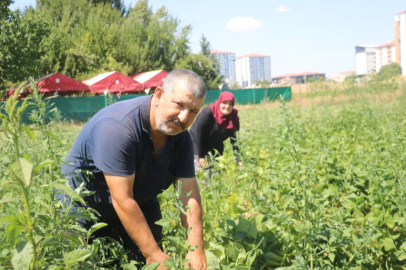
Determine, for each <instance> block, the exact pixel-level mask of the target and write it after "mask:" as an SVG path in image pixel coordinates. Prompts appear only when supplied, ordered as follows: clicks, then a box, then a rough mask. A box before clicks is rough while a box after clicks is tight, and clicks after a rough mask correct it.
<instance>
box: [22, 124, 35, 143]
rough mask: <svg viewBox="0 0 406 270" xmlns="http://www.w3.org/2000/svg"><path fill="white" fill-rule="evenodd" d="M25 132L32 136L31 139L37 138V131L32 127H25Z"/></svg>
mask: <svg viewBox="0 0 406 270" xmlns="http://www.w3.org/2000/svg"><path fill="white" fill-rule="evenodd" d="M23 129H24V132H25V133H26V134H27V135H28V137H30V139H31V140H34V139H35V133H34V131H33V130H32V129H30V128H29V127H24V128H23Z"/></svg>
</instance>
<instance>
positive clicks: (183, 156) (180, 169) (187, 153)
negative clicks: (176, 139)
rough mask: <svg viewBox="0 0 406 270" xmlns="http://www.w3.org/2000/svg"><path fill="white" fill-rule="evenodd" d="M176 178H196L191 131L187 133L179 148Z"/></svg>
mask: <svg viewBox="0 0 406 270" xmlns="http://www.w3.org/2000/svg"><path fill="white" fill-rule="evenodd" d="M175 176H176V177H179V178H192V177H195V167H194V151H193V142H192V138H191V136H190V133H189V131H187V132H185V136H184V137H183V138H182V142H181V145H180V147H179V154H178V162H177V167H176V175H175Z"/></svg>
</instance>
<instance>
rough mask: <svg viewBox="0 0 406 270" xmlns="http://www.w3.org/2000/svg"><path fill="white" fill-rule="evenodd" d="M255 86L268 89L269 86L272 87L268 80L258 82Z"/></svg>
mask: <svg viewBox="0 0 406 270" xmlns="http://www.w3.org/2000/svg"><path fill="white" fill-rule="evenodd" d="M255 85H256V86H259V87H261V88H267V87H269V86H270V85H271V83H270V82H268V81H267V80H264V81H257V82H256V83H255Z"/></svg>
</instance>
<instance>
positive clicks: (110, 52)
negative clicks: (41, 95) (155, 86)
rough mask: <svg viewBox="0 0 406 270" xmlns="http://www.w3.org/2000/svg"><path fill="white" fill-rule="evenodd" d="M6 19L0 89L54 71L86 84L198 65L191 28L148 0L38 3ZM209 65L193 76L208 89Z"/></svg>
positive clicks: (212, 73)
mask: <svg viewBox="0 0 406 270" xmlns="http://www.w3.org/2000/svg"><path fill="white" fill-rule="evenodd" d="M6 2H7V1H6ZM2 3H3V2H2ZM112 7H113V8H112ZM8 16H9V17H10V19H9V20H8V21H5V22H4V25H2V27H1V32H0V89H1V88H3V89H6V88H7V87H10V86H12V85H13V83H16V82H19V81H22V80H26V79H27V78H28V77H30V76H34V77H40V76H42V75H45V74H50V73H53V72H61V73H63V74H66V75H68V76H71V77H74V78H77V79H79V80H84V79H88V78H90V77H91V76H94V75H96V74H99V73H102V72H107V71H112V70H116V71H119V72H121V73H123V74H126V75H132V74H135V73H139V72H144V71H149V70H157V69H165V70H167V71H171V70H173V69H174V68H175V66H179V64H178V62H182V63H192V62H195V61H200V60H196V59H195V57H193V56H192V53H191V51H190V47H189V35H190V32H191V26H190V25H186V26H184V27H182V28H180V22H179V20H178V19H177V18H175V17H174V16H173V15H171V14H170V13H169V11H168V10H167V9H166V8H165V7H161V8H159V9H157V10H156V11H155V12H154V11H153V10H152V7H151V6H150V5H149V2H148V0H139V1H138V2H136V4H135V5H134V6H133V7H129V8H128V7H125V6H124V5H123V2H122V1H121V0H92V1H91V0H61V1H51V0H39V1H37V7H36V8H35V9H34V8H32V7H29V8H27V9H25V10H24V11H19V10H16V11H14V12H10V15H8ZM207 61H208V60H206V59H204V61H203V62H204V66H203V67H199V68H198V69H196V70H195V71H196V73H198V74H199V75H202V76H203V78H205V81H206V82H207V83H208V84H209V86H211V85H212V84H216V83H217V81H214V80H215V79H216V78H217V77H218V72H217V70H216V68H213V67H211V65H214V63H211V65H208V64H207V63H206V62H207ZM183 66H184V67H186V66H190V67H194V66H196V65H194V64H189V65H187V64H184V65H183ZM206 67H210V68H209V69H208V70H206V69H205V68H206ZM212 81H213V82H212ZM216 89H217V86H216Z"/></svg>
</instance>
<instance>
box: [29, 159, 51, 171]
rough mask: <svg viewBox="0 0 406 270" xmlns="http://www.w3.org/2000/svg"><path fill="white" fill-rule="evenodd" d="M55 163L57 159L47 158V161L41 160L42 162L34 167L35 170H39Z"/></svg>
mask: <svg viewBox="0 0 406 270" xmlns="http://www.w3.org/2000/svg"><path fill="white" fill-rule="evenodd" d="M54 163H55V161H53V160H45V161H43V162H41V163H40V164H38V165H37V166H35V167H34V172H38V171H39V170H41V169H42V168H44V167H47V166H49V165H52V164H54Z"/></svg>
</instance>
